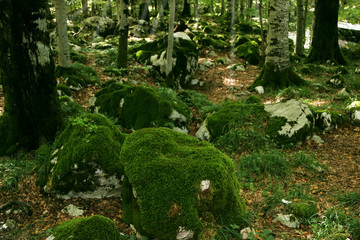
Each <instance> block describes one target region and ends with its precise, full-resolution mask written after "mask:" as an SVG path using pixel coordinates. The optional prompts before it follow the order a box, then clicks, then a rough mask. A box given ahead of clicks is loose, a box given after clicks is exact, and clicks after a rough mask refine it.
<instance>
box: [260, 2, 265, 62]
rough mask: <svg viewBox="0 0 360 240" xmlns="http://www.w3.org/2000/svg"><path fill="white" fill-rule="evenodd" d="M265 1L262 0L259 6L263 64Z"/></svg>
mask: <svg viewBox="0 0 360 240" xmlns="http://www.w3.org/2000/svg"><path fill="white" fill-rule="evenodd" d="M262 9H263V0H260V5H259V17H260V32H261V59H262V60H261V63H263V62H264V58H265V34H264V26H263V17H262V16H263V12H262Z"/></svg>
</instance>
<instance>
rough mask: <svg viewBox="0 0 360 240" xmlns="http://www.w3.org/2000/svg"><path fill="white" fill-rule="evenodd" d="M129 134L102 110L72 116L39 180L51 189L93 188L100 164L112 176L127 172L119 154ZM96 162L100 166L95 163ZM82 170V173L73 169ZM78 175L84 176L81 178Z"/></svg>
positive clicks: (63, 191)
mask: <svg viewBox="0 0 360 240" xmlns="http://www.w3.org/2000/svg"><path fill="white" fill-rule="evenodd" d="M125 137H126V135H125V134H123V133H121V132H120V130H119V129H118V128H117V127H116V126H115V125H114V124H113V123H112V122H111V121H110V120H108V119H107V118H106V117H105V116H103V115H101V114H84V115H81V116H79V117H76V118H74V119H72V120H71V121H70V122H69V123H68V126H67V128H66V129H65V130H64V131H63V132H62V134H61V135H60V136H59V138H58V139H57V140H56V141H55V143H54V145H53V147H52V151H51V154H50V155H49V156H48V159H47V162H45V163H44V165H43V167H42V169H41V171H40V175H39V180H38V184H39V185H40V186H41V187H44V186H46V187H47V191H59V192H62V193H67V192H69V191H70V190H74V191H89V190H93V189H94V188H95V187H96V186H95V184H93V183H92V182H91V179H90V180H89V178H91V176H92V175H93V174H94V173H95V171H96V167H99V168H101V169H102V170H103V171H105V172H106V173H107V174H108V175H109V176H112V175H114V174H117V176H118V177H119V178H120V176H121V175H122V173H123V168H122V165H121V164H120V160H119V154H120V149H121V144H122V142H123V141H124V139H125ZM93 163H95V164H97V165H98V166H93ZM78 169H79V170H81V171H84V170H83V169H87V171H85V172H84V173H83V174H82V173H81V171H80V172H79V174H78V175H76V176H75V175H74V174H72V173H73V171H78ZM77 178H81V179H80V180H79V179H77Z"/></svg>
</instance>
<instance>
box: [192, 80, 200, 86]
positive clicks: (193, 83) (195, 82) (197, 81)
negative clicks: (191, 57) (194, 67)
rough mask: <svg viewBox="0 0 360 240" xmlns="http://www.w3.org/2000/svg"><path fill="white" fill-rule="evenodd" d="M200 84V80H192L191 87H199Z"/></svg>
mask: <svg viewBox="0 0 360 240" xmlns="http://www.w3.org/2000/svg"><path fill="white" fill-rule="evenodd" d="M198 83H199V79H193V80H191V85H197V84H198Z"/></svg>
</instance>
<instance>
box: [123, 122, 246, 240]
mask: <svg viewBox="0 0 360 240" xmlns="http://www.w3.org/2000/svg"><path fill="white" fill-rule="evenodd" d="M121 161H122V163H123V164H124V169H125V179H124V182H123V192H122V197H123V207H124V220H125V221H126V223H128V224H133V225H134V227H135V228H136V230H137V232H139V233H140V234H143V235H147V236H150V237H156V238H158V239H163V240H165V239H166V240H171V239H177V237H179V236H180V235H182V236H183V235H188V236H189V237H191V236H192V237H194V238H195V239H196V236H197V235H198V234H199V233H200V232H201V231H202V230H203V229H204V226H205V225H206V223H204V222H203V221H204V219H205V218H203V216H208V215H211V216H213V217H212V218H211V219H215V220H216V221H217V223H219V224H237V225H239V226H242V227H243V226H244V225H245V222H244V216H245V205H244V202H243V200H242V199H241V197H240V195H239V190H240V189H239V183H238V181H237V180H236V178H235V176H234V164H233V161H232V160H231V159H229V158H228V157H227V156H226V155H225V154H223V153H221V152H220V151H219V150H217V149H216V148H214V147H213V146H212V145H211V144H209V143H208V142H201V141H199V140H198V139H196V138H194V137H191V136H188V135H186V134H183V133H179V132H176V131H173V130H171V129H167V128H146V129H141V130H138V131H135V132H134V133H132V134H131V135H129V137H128V138H127V139H126V140H125V142H124V144H123V148H122V150H121ZM189 239H190V238H189Z"/></svg>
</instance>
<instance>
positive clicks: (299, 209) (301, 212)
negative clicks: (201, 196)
mask: <svg viewBox="0 0 360 240" xmlns="http://www.w3.org/2000/svg"><path fill="white" fill-rule="evenodd" d="M289 209H290V210H291V213H292V214H294V215H295V216H296V217H298V218H301V219H303V220H308V219H310V218H311V217H313V216H314V215H316V214H317V207H316V203H315V202H313V201H310V200H300V201H297V202H293V203H291V204H290V205H289Z"/></svg>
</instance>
